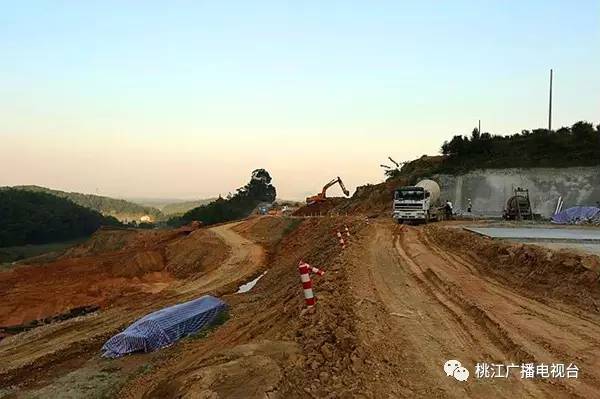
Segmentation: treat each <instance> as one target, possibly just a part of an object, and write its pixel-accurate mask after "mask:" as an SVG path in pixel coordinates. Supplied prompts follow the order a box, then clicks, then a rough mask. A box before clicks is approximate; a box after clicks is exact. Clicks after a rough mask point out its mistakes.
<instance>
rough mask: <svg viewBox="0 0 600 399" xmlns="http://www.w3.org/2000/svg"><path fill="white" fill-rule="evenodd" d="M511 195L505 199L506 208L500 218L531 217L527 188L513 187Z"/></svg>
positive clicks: (523, 218) (520, 218)
mask: <svg viewBox="0 0 600 399" xmlns="http://www.w3.org/2000/svg"><path fill="white" fill-rule="evenodd" d="M513 194H514V195H513V196H512V197H510V198H509V199H508V201H506V208H505V209H504V212H503V214H502V218H503V219H506V220H525V219H529V220H532V219H533V212H532V211H531V202H530V201H529V190H528V189H526V188H521V187H517V188H515V189H514V192H513Z"/></svg>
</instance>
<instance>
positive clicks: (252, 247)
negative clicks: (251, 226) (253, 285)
mask: <svg viewBox="0 0 600 399" xmlns="http://www.w3.org/2000/svg"><path fill="white" fill-rule="evenodd" d="M240 223H242V222H237V223H229V224H224V225H220V226H216V227H212V228H211V229H210V230H211V231H212V232H214V233H216V234H217V236H218V237H219V238H220V239H221V240H223V241H224V242H225V243H226V244H227V246H228V247H229V256H228V258H227V259H226V260H225V262H223V263H222V264H221V265H220V266H219V267H218V268H216V269H213V270H211V271H209V272H208V273H206V274H204V275H203V276H202V278H199V279H195V280H193V281H184V282H182V283H181V284H180V285H179V286H178V287H176V288H175V290H176V291H177V292H178V293H179V294H190V293H193V294H194V295H195V294H196V293H198V292H208V291H210V290H214V289H215V288H219V287H226V286H228V285H231V284H232V283H239V281H241V280H244V279H248V278H249V277H250V276H252V275H253V274H255V273H256V272H257V271H258V270H259V269H260V267H261V266H264V260H265V253H264V250H263V248H262V247H261V246H260V245H258V244H255V243H253V242H252V241H250V240H248V239H246V238H244V237H242V236H241V235H239V234H238V233H236V232H235V231H234V230H233V228H235V227H236V226H237V225H239V224H240Z"/></svg>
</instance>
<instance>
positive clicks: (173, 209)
mask: <svg viewBox="0 0 600 399" xmlns="http://www.w3.org/2000/svg"><path fill="white" fill-rule="evenodd" d="M215 200H216V198H207V199H201V200H195V201H182V202H173V203H170V204H166V205H164V206H163V207H162V208H161V211H162V213H163V215H165V216H177V215H183V214H184V213H186V212H187V211H189V210H191V209H194V208H197V207H199V206H202V205H206V204H209V203H211V202H213V201H215Z"/></svg>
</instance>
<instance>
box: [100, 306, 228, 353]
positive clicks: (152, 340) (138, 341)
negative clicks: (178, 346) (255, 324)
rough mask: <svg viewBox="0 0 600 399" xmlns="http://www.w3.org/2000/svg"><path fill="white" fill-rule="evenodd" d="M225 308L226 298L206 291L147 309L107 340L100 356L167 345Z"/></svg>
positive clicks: (192, 331)
mask: <svg viewBox="0 0 600 399" xmlns="http://www.w3.org/2000/svg"><path fill="white" fill-rule="evenodd" d="M226 309H227V304H226V303H225V302H223V301H221V300H220V299H218V298H215V297H213V296H210V295H205V296H203V297H201V298H198V299H194V300H192V301H189V302H184V303H180V304H177V305H174V306H170V307H168V308H164V309H161V310H159V311H156V312H154V313H150V314H148V315H146V316H144V317H142V318H141V319H139V320H138V321H136V322H135V323H133V324H132V325H130V326H129V327H127V328H126V329H125V330H124V331H123V332H121V333H119V334H117V335H115V336H114V337H112V338H111V339H109V340H108V341H106V343H105V344H104V346H103V347H102V352H103V356H105V357H111V358H115V357H120V356H123V355H126V354H128V353H132V352H140V351H141V352H150V351H153V350H156V349H160V348H163V347H165V346H169V345H171V344H172V343H173V342H175V341H177V340H178V339H180V338H182V337H185V336H187V335H190V334H193V333H195V332H198V331H199V330H201V329H202V328H203V327H205V326H207V325H209V324H210V323H211V322H212V321H213V320H214V319H215V317H216V316H217V315H218V314H219V313H220V312H222V311H224V310H226Z"/></svg>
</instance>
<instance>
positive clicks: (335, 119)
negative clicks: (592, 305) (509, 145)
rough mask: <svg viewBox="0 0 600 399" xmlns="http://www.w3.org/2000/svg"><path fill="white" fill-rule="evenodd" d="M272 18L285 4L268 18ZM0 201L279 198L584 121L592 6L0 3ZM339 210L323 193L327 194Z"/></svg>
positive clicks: (599, 15) (599, 86) (591, 110)
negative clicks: (479, 136) (252, 191)
mask: <svg viewBox="0 0 600 399" xmlns="http://www.w3.org/2000/svg"><path fill="white" fill-rule="evenodd" d="M286 3H288V4H286ZM0 10H1V11H0V185H16V184H38V185H43V186H49V187H52V188H58V189H63V190H68V191H80V192H90V193H95V192H99V193H100V194H103V195H111V196H125V197H171V198H173V197H181V198H190V197H191V198H193V197H207V196H212V195H215V194H218V193H222V194H226V193H227V192H228V191H233V189H235V188H236V187H239V186H241V185H243V184H245V183H246V182H247V181H248V180H249V177H250V172H251V170H252V169H254V168H258V167H264V168H266V169H267V170H268V171H269V172H270V173H271V175H272V176H273V178H274V184H275V185H276V186H277V189H278V194H279V196H280V197H282V198H290V199H291V198H303V197H305V196H306V195H307V194H313V193H314V192H316V191H318V190H319V189H320V187H321V186H322V185H323V184H324V183H325V182H327V181H328V180H329V179H330V178H332V177H335V176H337V175H339V176H341V177H342V178H343V179H344V180H345V181H346V183H347V185H348V186H349V187H350V188H351V189H352V190H353V189H354V188H355V187H356V186H357V185H361V184H365V183H368V182H370V183H377V182H379V181H381V180H382V178H383V174H382V169H381V168H380V167H379V164H380V163H382V162H385V161H386V157H387V156H388V155H391V156H392V157H395V158H396V159H398V160H408V159H412V158H414V157H416V156H420V155H422V154H425V153H427V154H435V153H437V152H438V151H439V147H440V145H441V143H442V142H443V141H444V140H445V139H447V138H450V137H451V136H452V135H453V134H457V133H465V134H467V133H469V132H470V131H471V130H472V128H473V127H474V126H476V124H477V120H478V119H481V120H482V127H483V130H484V131H489V132H491V133H498V134H508V133H514V132H517V131H520V130H521V129H531V128H537V127H545V126H546V124H547V95H548V93H547V91H548V74H549V69H550V68H554V70H555V102H554V126H556V127H559V126H561V125H570V124H572V123H573V122H576V121H578V120H588V121H591V122H594V123H598V122H600V1H583V0H578V1H568V0H564V1H554V0H543V1H542V0H536V1H531V0H527V1H457V0H453V1H441V0H440V1H411V2H408V1H398V0H396V1H362V2H359V1H349V0H344V1H293V2H292V1H290V2H284V1H239V2H238V1H236V2H234V1H211V2H207V1H163V2H157V1H129V2H127V1H106V0H103V1H97V2H95V3H92V2H91V1H2V0H0ZM337 193H339V191H337Z"/></svg>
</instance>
